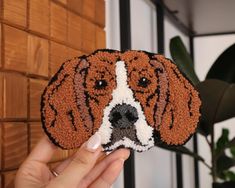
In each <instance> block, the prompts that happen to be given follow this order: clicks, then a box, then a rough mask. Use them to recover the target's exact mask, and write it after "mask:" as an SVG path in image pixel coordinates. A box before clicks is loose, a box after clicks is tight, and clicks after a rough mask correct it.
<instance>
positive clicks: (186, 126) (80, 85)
mask: <svg viewBox="0 0 235 188" xmlns="http://www.w3.org/2000/svg"><path fill="white" fill-rule="evenodd" d="M200 105H201V101H200V98H199V96H198V92H197V91H196V90H195V89H194V87H193V86H192V84H191V83H190V82H189V81H188V80H187V79H186V78H185V77H184V76H183V75H182V74H181V73H180V71H179V70H178V68H177V67H176V65H175V64H173V63H172V62H171V61H170V60H168V59H166V58H165V57H163V56H162V55H157V54H151V53H147V52H143V51H126V52H124V53H121V52H119V51H111V50H98V51H96V52H94V53H93V54H91V55H89V56H82V57H79V58H74V59H73V60H70V61H67V62H65V63H64V64H63V65H62V66H61V68H60V70H59V71H58V72H57V74H56V75H55V76H54V77H53V78H52V79H51V81H50V83H49V84H48V86H47V87H46V89H45V91H44V93H43V95H42V102H41V117H42V124H43V128H44V130H45V132H46V133H47V135H48V136H49V138H50V139H51V140H52V141H53V142H54V143H55V144H56V145H58V146H60V147H62V148H65V149H71V148H78V147H79V146H81V144H82V143H83V142H85V141H86V140H87V139H88V138H89V137H90V136H91V135H93V134H96V133H97V134H100V135H101V138H102V145H103V148H104V150H105V151H111V150H114V149H116V148H119V147H126V148H132V149H134V150H136V151H140V152H141V151H145V150H148V149H149V148H151V147H153V146H154V145H157V144H167V145H182V144H184V143H185V142H186V141H187V140H188V139H189V138H190V136H191V135H192V134H193V133H194V132H195V129H196V127H197V124H198V121H199V118H200Z"/></svg>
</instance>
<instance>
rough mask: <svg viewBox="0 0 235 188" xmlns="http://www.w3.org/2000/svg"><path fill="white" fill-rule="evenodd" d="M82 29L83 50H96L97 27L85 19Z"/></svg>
mask: <svg viewBox="0 0 235 188" xmlns="http://www.w3.org/2000/svg"><path fill="white" fill-rule="evenodd" d="M82 28H83V29H82V50H83V51H85V52H88V53H89V52H92V51H94V50H95V25H94V24H93V23H91V22H89V21H87V20H85V19H83V21H82Z"/></svg>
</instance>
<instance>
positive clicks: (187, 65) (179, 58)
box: [170, 36, 199, 85]
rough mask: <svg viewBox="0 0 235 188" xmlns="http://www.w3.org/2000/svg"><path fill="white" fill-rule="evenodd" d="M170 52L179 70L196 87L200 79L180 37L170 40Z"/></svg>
mask: <svg viewBox="0 0 235 188" xmlns="http://www.w3.org/2000/svg"><path fill="white" fill-rule="evenodd" d="M170 52H171V56H172V58H173V60H174V62H175V63H176V65H177V66H178V67H179V69H180V70H181V71H182V72H183V73H184V74H185V75H186V76H187V77H188V79H190V80H191V81H192V83H193V84H194V85H196V84H197V83H198V82H199V79H198V77H197V75H196V73H195V71H194V68H193V61H192V58H191V56H190V55H189V53H188V52H187V50H186V48H185V46H184V44H183V42H182V40H181V38H180V37H179V36H177V37H174V38H172V39H171V40H170Z"/></svg>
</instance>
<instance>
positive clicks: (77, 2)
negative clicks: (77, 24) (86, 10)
mask: <svg viewBox="0 0 235 188" xmlns="http://www.w3.org/2000/svg"><path fill="white" fill-rule="evenodd" d="M82 2H83V0H67V6H68V7H69V8H70V9H71V10H73V11H75V12H76V13H78V14H82Z"/></svg>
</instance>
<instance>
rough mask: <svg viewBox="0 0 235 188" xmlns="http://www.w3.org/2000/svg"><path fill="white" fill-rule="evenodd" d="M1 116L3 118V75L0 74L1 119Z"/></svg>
mask: <svg viewBox="0 0 235 188" xmlns="http://www.w3.org/2000/svg"><path fill="white" fill-rule="evenodd" d="M2 116H3V74H2V73H1V72H0V118H2ZM0 138H1V137H0Z"/></svg>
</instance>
